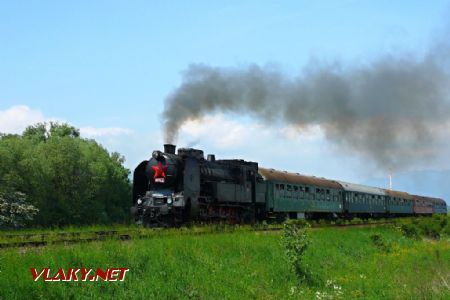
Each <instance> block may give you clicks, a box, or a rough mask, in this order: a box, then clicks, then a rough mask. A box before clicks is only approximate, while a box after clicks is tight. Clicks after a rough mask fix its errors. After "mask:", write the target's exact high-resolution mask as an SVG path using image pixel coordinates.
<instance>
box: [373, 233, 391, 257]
mask: <svg viewBox="0 0 450 300" xmlns="http://www.w3.org/2000/svg"><path fill="white" fill-rule="evenodd" d="M370 239H371V240H372V243H373V244H374V245H375V247H376V248H378V250H381V251H383V252H386V253H389V252H391V250H392V245H391V243H390V242H386V241H384V240H383V237H382V236H381V235H380V234H378V233H375V234H372V235H371V236H370Z"/></svg>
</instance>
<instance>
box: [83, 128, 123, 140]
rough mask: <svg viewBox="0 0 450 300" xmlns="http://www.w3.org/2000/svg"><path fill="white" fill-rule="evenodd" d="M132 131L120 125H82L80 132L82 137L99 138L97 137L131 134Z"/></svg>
mask: <svg viewBox="0 0 450 300" xmlns="http://www.w3.org/2000/svg"><path fill="white" fill-rule="evenodd" d="M131 133H132V130H131V129H128V128H120V127H103V128H96V127H82V128H80V134H81V136H82V137H87V138H97V137H117V136H121V135H129V134H131Z"/></svg>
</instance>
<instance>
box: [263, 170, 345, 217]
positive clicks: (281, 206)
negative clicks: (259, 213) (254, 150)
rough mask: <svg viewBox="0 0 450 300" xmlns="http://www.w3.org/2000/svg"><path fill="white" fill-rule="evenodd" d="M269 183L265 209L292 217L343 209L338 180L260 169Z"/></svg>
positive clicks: (335, 211)
mask: <svg viewBox="0 0 450 300" xmlns="http://www.w3.org/2000/svg"><path fill="white" fill-rule="evenodd" d="M258 172H259V174H260V175H261V176H262V177H263V178H264V180H265V182H266V210H267V211H268V212H269V213H284V214H285V215H286V216H290V217H304V216H305V215H309V216H312V215H313V214H314V215H316V216H317V215H327V214H328V215H330V214H333V213H341V212H342V207H343V203H342V196H341V190H342V188H341V186H340V185H339V184H338V183H336V182H335V181H331V180H327V179H324V178H318V177H313V176H305V175H301V174H298V173H289V172H281V171H276V170H274V169H264V168H259V170H258Z"/></svg>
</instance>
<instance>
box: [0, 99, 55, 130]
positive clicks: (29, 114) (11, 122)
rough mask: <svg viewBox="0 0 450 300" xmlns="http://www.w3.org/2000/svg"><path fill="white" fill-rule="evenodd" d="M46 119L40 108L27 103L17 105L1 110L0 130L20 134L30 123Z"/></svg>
mask: <svg viewBox="0 0 450 300" xmlns="http://www.w3.org/2000/svg"><path fill="white" fill-rule="evenodd" d="M44 121H46V119H45V118H44V115H43V114H42V112H41V111H39V110H33V109H31V108H29V107H28V106H26V105H16V106H13V107H11V108H9V109H7V110H4V111H0V132H2V133H13V134H19V133H22V131H23V130H24V129H25V128H26V127H27V126H29V125H32V124H36V123H38V122H44Z"/></svg>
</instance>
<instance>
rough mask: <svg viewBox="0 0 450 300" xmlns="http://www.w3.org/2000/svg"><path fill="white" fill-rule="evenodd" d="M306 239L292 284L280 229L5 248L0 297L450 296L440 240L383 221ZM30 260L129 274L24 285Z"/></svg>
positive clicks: (447, 257) (448, 265)
mask: <svg viewBox="0 0 450 300" xmlns="http://www.w3.org/2000/svg"><path fill="white" fill-rule="evenodd" d="M184 230H185V231H189V230H188V229H184ZM192 230H197V229H192ZM375 235H376V236H378V238H373V236H375ZM310 236H311V244H310V247H309V248H308V250H307V251H306V254H305V260H304V263H305V264H306V265H307V268H308V269H309V270H310V272H311V275H310V279H311V280H310V281H309V282H308V283H299V281H298V280H297V278H296V277H295V274H294V273H293V272H292V271H291V269H290V268H289V265H288V263H287V261H286V258H285V255H284V249H283V248H282V246H281V245H280V233H279V232H278V233H274V232H270V233H265V232H251V231H246V230H237V231H234V232H225V233H211V234H207V235H200V236H197V235H189V234H184V232H181V233H180V232H177V231H176V230H172V231H171V233H170V234H162V235H160V236H155V237H154V238H152V239H143V240H131V241H127V242H120V241H105V242H95V243H86V244H79V245H71V246H63V245H54V246H48V247H43V248H27V249H4V250H0V298H1V299H60V298H69V299H71V298H73V299H78V298H86V297H89V298H94V299H95V298H106V299H112V298H116V299H122V298H127V299H144V298H145V299H189V298H191V299H319V298H320V299H330V298H333V299H357V298H363V299H449V298H450V288H449V286H448V284H450V241H449V240H448V239H446V238H441V240H440V241H434V240H421V239H419V240H414V239H409V238H406V237H404V236H403V235H402V233H401V232H400V231H399V230H397V229H395V228H391V227H378V228H321V229H312V230H311V234H310ZM374 240H376V242H374ZM380 243H381V244H380ZM380 245H381V246H380ZM383 245H384V246H383ZM30 267H35V268H43V267H50V268H53V269H57V268H59V267H63V268H69V267H88V268H98V267H100V268H106V267H127V268H130V271H129V273H128V274H127V277H126V278H125V281H124V282H109V283H108V282H43V281H41V280H40V281H38V282H33V280H32V277H31V273H30V270H29V268H30Z"/></svg>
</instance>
